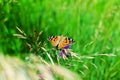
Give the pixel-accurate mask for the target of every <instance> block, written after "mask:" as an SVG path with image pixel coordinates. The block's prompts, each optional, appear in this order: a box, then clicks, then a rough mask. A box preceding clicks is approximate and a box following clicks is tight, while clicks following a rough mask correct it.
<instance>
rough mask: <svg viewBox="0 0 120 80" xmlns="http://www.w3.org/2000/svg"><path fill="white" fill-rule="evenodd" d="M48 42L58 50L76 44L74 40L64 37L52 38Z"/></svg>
mask: <svg viewBox="0 0 120 80" xmlns="http://www.w3.org/2000/svg"><path fill="white" fill-rule="evenodd" d="M48 40H49V41H50V42H51V44H52V45H53V46H55V47H57V48H58V49H62V48H64V47H65V46H67V45H69V44H72V43H74V42H75V41H74V40H73V39H71V38H68V37H63V36H51V37H49V39H48Z"/></svg>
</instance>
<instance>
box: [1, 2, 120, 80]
mask: <svg viewBox="0 0 120 80" xmlns="http://www.w3.org/2000/svg"><path fill="white" fill-rule="evenodd" d="M16 26H17V27H19V28H20V29H22V30H24V31H25V33H27V34H28V35H29V34H32V33H33V32H34V30H38V31H43V35H42V36H41V38H40V39H41V41H42V42H44V43H46V46H45V48H46V49H50V48H51V47H52V46H51V44H50V43H49V42H48V40H47V38H48V37H49V36H53V35H63V36H68V37H70V38H72V39H74V40H75V41H76V42H75V44H73V46H72V50H73V51H74V52H75V53H77V54H79V55H81V56H84V55H94V54H95V53H97V54H108V55H109V54H111V53H112V54H114V55H116V56H115V57H113V56H112V57H110V56H97V57H95V58H94V59H92V60H89V59H84V60H83V61H84V62H82V63H79V61H76V63H75V62H72V61H71V63H70V62H69V61H68V62H69V63H70V64H71V65H76V66H74V67H70V69H71V70H73V71H75V72H76V73H78V74H79V75H80V76H81V77H82V78H83V79H84V80H96V79H98V80H119V79H120V68H119V65H120V0H0V50H1V51H2V52H3V53H4V54H9V55H24V53H29V50H28V47H27V46H26V44H25V43H24V42H23V41H22V40H20V39H18V38H16V37H14V36H13V34H15V33H18V31H17V29H16ZM68 62H67V61H66V63H68ZM91 63H93V64H95V65H96V66H97V68H95V67H94V66H93V65H92V64H91ZM62 64H64V62H63V63H61V65H62ZM84 65H86V66H87V67H88V68H89V69H86V68H85V66H84ZM65 67H66V66H65Z"/></svg>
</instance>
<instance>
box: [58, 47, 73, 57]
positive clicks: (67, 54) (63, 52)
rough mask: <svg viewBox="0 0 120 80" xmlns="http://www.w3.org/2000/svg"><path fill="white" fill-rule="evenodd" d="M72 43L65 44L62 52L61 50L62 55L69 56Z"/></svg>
mask: <svg viewBox="0 0 120 80" xmlns="http://www.w3.org/2000/svg"><path fill="white" fill-rule="evenodd" d="M70 47H71V46H70V45H67V46H65V47H64V48H63V49H62V50H61V52H60V57H61V58H64V59H67V57H68V56H69V55H70Z"/></svg>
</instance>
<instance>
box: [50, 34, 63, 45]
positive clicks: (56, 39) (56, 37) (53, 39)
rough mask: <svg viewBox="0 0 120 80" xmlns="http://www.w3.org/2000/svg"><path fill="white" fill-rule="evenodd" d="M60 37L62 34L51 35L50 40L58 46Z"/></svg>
mask: <svg viewBox="0 0 120 80" xmlns="http://www.w3.org/2000/svg"><path fill="white" fill-rule="evenodd" d="M60 38H61V37H60V36H51V37H49V39H48V40H49V41H50V42H51V44H52V45H53V46H57V45H58V43H59V41H60Z"/></svg>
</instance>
